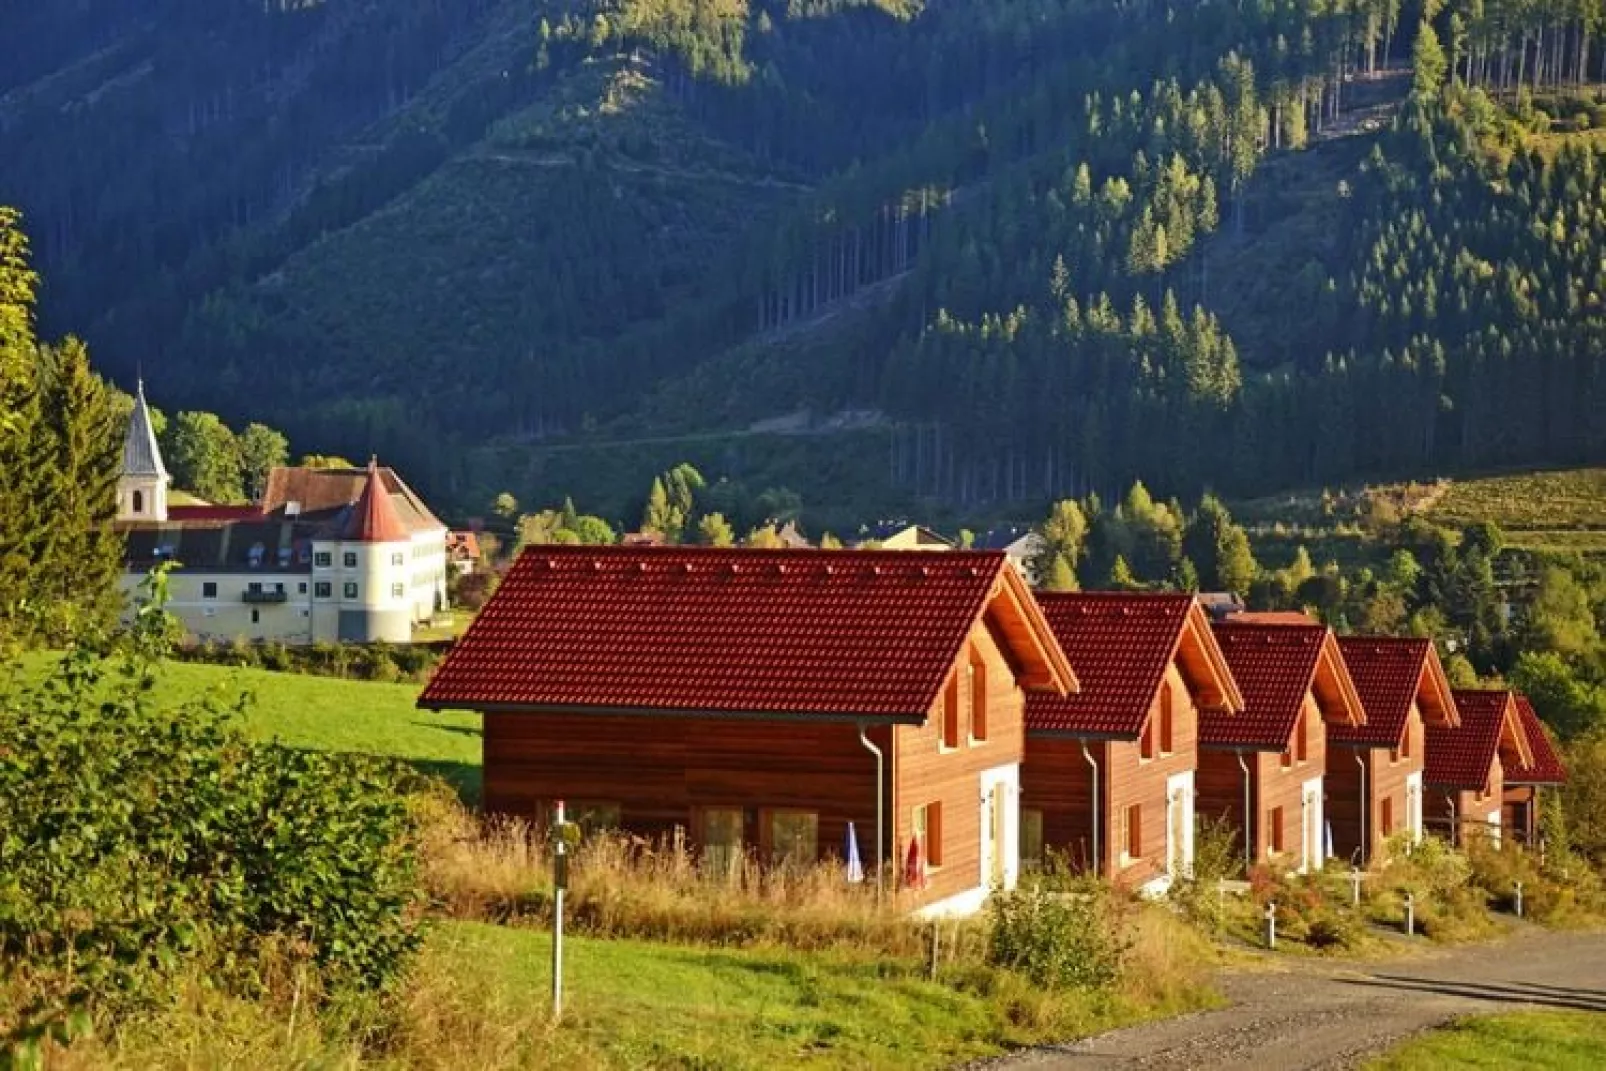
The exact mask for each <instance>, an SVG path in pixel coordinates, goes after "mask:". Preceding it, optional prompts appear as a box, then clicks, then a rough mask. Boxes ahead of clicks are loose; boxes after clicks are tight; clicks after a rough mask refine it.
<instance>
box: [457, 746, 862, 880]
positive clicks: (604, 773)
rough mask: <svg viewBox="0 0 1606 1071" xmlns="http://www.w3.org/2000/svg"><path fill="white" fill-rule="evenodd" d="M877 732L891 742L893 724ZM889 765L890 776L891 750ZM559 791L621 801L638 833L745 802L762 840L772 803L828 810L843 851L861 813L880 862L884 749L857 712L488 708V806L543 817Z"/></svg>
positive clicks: (824, 826) (749, 836) (826, 842)
mask: <svg viewBox="0 0 1606 1071" xmlns="http://www.w3.org/2000/svg"><path fill="white" fill-rule="evenodd" d="M870 737H871V739H872V740H873V741H875V742H876V744H877V746H879V747H882V748H883V749H888V748H889V746H890V739H889V737H890V733H889V730H888V729H887V728H886V727H877V728H872V729H871V731H870ZM888 754H889V755H890V751H889V752H888ZM887 777H888V785H889V786H890V784H891V764H890V762H889V764H888V770H887ZM553 799H564V800H568V801H575V802H584V801H592V802H604V801H605V802H611V803H617V804H619V806H620V811H621V813H620V822H621V824H622V825H623V827H624V828H625V829H627V830H629V831H630V832H632V833H637V834H640V835H642V836H647V837H657V836H667V835H670V834H672V833H673V832H674V830H675V827H677V826H679V827H681V828H682V829H683V830H684V831H685V833H686V835H687V836H688V837H689V838H692V839H693V840H695V837H696V832H697V822H696V815H695V812H696V811H697V809H698V808H701V807H720V806H725V807H742V808H743V809H744V811H745V812H746V813H745V831H744V832H745V835H744V841H745V842H746V843H747V844H749V845H752V846H757V845H758V843H759V841H760V814H759V811H760V809H761V808H766V807H795V808H799V809H803V810H811V811H816V812H818V813H819V816H820V817H819V848H820V854H821V856H822V857H829V856H830V855H833V854H835V855H841V854H842V852H843V848H844V843H845V837H846V826H847V823H848V822H849V821H853V822H854V823H855V824H856V826H857V832H858V836H859V849H860V854H861V857H862V858H863V859H864V862H865V866H866V868H867V869H868V868H869V867H871V866H872V865H873V856H874V853H875V757H874V756H872V755H871V754H870V753H869V752H868V751H866V750H865V749H864V748H863V746H862V745H861V744H860V743H859V738H858V729H857V728H856V727H855V726H854V725H852V724H848V723H842V722H835V723H813V722H805V721H761V720H735V719H727V718H665V717H652V716H645V715H643V716H629V715H597V714H487V715H486V716H485V807H486V810H487V811H490V812H493V813H498V814H509V815H517V816H521V817H526V818H533V817H535V816H536V815H538V814H539V813H541V809H542V808H544V807H545V806H546V804H547V802H548V801H550V800H553ZM889 847H890V842H889ZM889 858H890V852H889Z"/></svg>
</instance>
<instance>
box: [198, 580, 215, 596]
mask: <svg viewBox="0 0 1606 1071" xmlns="http://www.w3.org/2000/svg"><path fill="white" fill-rule="evenodd" d="M201 598H203V599H215V598H217V581H215V580H208V581H207V582H206V583H204V584H202V585H201Z"/></svg>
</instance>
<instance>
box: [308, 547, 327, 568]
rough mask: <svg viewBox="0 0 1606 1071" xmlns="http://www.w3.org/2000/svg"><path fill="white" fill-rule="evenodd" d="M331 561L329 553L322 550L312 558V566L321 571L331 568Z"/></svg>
mask: <svg viewBox="0 0 1606 1071" xmlns="http://www.w3.org/2000/svg"><path fill="white" fill-rule="evenodd" d="M329 561H330V559H329V552H328V551H327V550H320V551H318V553H316V554H314V555H313V556H312V564H313V565H314V566H316V567H317V568H319V569H327V568H329Z"/></svg>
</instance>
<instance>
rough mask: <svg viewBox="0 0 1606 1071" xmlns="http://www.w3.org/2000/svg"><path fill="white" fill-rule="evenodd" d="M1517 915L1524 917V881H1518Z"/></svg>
mask: <svg viewBox="0 0 1606 1071" xmlns="http://www.w3.org/2000/svg"><path fill="white" fill-rule="evenodd" d="M1516 906H1517V917H1518V918H1519V919H1520V918H1522V882H1520V881H1519V882H1517V904H1516Z"/></svg>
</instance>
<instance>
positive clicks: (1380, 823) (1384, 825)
mask: <svg viewBox="0 0 1606 1071" xmlns="http://www.w3.org/2000/svg"><path fill="white" fill-rule="evenodd" d="M1379 812H1380V813H1379V814H1378V816H1377V827H1378V830H1379V831H1380V832H1382V834H1383V835H1384V836H1385V837H1386V836H1388V835H1389V834H1390V833H1393V832H1394V797H1393V796H1385V797H1383V805H1382V806H1381V807H1380V808H1379Z"/></svg>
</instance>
